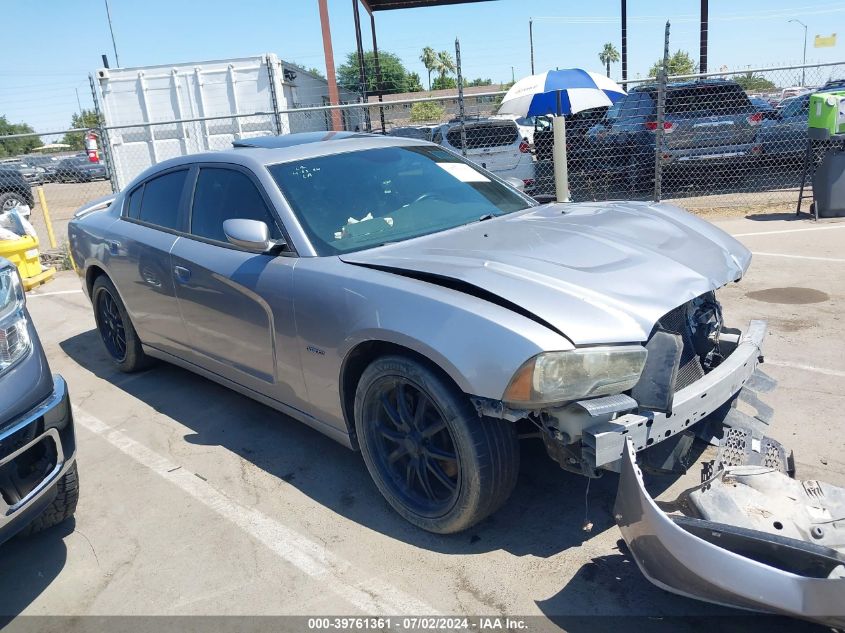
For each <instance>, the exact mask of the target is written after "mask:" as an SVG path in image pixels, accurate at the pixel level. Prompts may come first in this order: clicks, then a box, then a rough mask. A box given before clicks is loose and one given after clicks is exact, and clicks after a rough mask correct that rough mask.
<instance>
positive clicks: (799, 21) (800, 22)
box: [789, 18, 807, 88]
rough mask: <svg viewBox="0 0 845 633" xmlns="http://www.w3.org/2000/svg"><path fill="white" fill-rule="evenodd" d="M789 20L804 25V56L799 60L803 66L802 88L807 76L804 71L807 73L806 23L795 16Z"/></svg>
mask: <svg viewBox="0 0 845 633" xmlns="http://www.w3.org/2000/svg"><path fill="white" fill-rule="evenodd" d="M789 21H790V22H795V23H796V24H800V25H801V26H803V27H804V58H803V61H802V62H801V65H802V66H804V68H802V69H801V87H802V88H803V87H804V84H806V83H807V76H806V73H807V68H806V66H807V25H806V24H804V23H803V22H802V21H801V20H797V19H795V18H793V19H792V20H789Z"/></svg>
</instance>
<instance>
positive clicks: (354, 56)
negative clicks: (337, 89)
mask: <svg viewBox="0 0 845 633" xmlns="http://www.w3.org/2000/svg"><path fill="white" fill-rule="evenodd" d="M378 60H379V68H380V69H381V84H382V87H383V89H384V93H385V94H393V93H395V92H408V71H407V70H405V66H403V65H402V61H401V60H400V59H399V57H398V55H394V54H393V53H388V52H387V51H379V53H378ZM364 77H365V83H366V88H367V93H368V94H375V93H376V92H377V89H376V64H375V56H374V55H373V52H372V51H365V52H364ZM337 82H338V83H339V84H340V85H341V86H343V88H345V89H346V90H349V91H350V92H358V53H357V52H352V53H349V55H347V56H346V61H345V62H344V63H343V65H341V66H340V67H339V68H338V69H337Z"/></svg>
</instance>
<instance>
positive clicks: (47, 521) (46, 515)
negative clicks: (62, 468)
mask: <svg viewBox="0 0 845 633" xmlns="http://www.w3.org/2000/svg"><path fill="white" fill-rule="evenodd" d="M57 486H58V494H57V495H56V498H55V499H54V500H53V503H51V504H50V505H49V507H48V508H47V509H46V510H44V512H42V513H41V514H39V515H38V516H37V517H36V518H35V520H34V521H33V522H32V523H30V524H29V525H27V526H26V527H25V528H24V529H23V530H21V532H20V534H21V535H22V536H30V535H32V534H37V533H38V532H42V531H43V530H46V529H47V528H51V527H53V526H54V525H58V524H59V523H61V522H62V521H64V520H66V519H69V518H70V517H72V516H73V513H74V512H76V504H77V502H78V501H79V473H78V472H77V470H76V462H74V463H73V465H72V466H71V467H70V468H68V470H67V472H66V473H65V474H64V475H62V478H61V479H59V482H58V484H57Z"/></svg>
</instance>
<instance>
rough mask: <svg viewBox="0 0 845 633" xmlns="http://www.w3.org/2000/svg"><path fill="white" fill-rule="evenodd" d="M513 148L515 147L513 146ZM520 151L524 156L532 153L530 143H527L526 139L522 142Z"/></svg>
mask: <svg viewBox="0 0 845 633" xmlns="http://www.w3.org/2000/svg"><path fill="white" fill-rule="evenodd" d="M511 147H513V146H512V145H511ZM519 151H520V152H522V153H523V154H530V153H531V146H530V145H529V144H528V141H526V140H525V139H523V140H522V142H521V143H520V144H519Z"/></svg>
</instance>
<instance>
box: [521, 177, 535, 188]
mask: <svg viewBox="0 0 845 633" xmlns="http://www.w3.org/2000/svg"><path fill="white" fill-rule="evenodd" d="M522 184H523V186H525V187H530V186H531V185H533V184H534V179H533V178H523V179H522Z"/></svg>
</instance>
